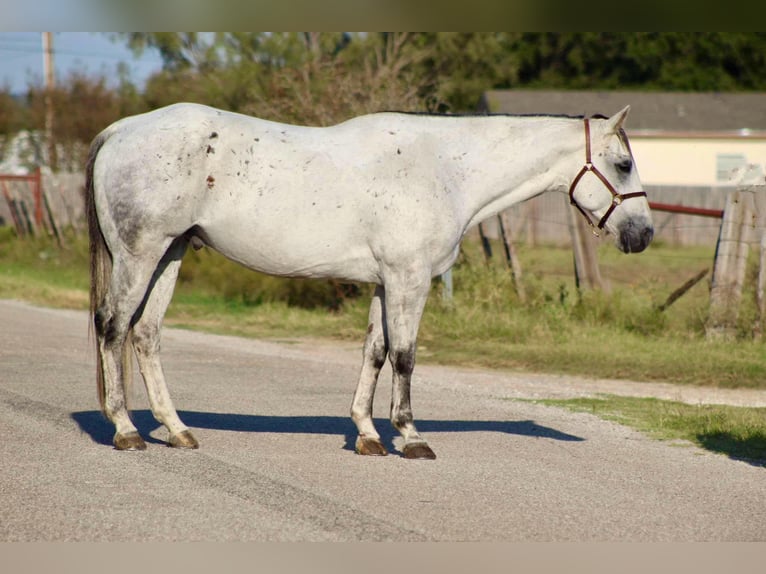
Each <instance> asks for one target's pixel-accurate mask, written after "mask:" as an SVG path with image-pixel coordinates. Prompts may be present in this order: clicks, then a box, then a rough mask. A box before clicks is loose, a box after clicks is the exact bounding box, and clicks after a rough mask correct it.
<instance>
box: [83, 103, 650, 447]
mask: <svg viewBox="0 0 766 574" xmlns="http://www.w3.org/2000/svg"><path fill="white" fill-rule="evenodd" d="M628 109H629V108H628V107H626V108H625V109H623V110H622V111H620V112H619V113H617V114H615V115H614V116H613V117H611V118H604V117H594V118H590V119H588V118H573V117H564V116H523V117H522V116H507V115H492V116H472V117H456V116H435V115H421V114H406V113H378V114H372V115H367V116H362V117H358V118H355V119H351V120H349V121H346V122H344V123H341V124H339V125H335V126H331V127H300V126H293V125H285V124H280V123H275V122H271V121H265V120H261V119H256V118H252V117H248V116H244V115H239V114H235V113H229V112H225V111H220V110H217V109H213V108H209V107H205V106H201V105H194V104H176V105H173V106H169V107H166V108H162V109H158V110H155V111H152V112H149V113H146V114H142V115H138V116H134V117H129V118H125V119H123V120H121V121H118V122H116V123H114V124H112V125H111V126H109V127H108V128H106V129H105V130H104V131H103V132H101V133H100V134H99V135H98V136H97V137H96V138H95V139H94V141H93V144H92V146H91V150H90V157H89V160H88V165H87V184H86V190H87V191H86V197H87V211H88V220H89V231H90V243H91V246H90V253H91V314H92V318H93V324H94V326H95V332H96V345H97V358H98V367H97V378H98V383H99V384H98V386H99V396H100V401H101V406H102V409H103V411H104V413H105V415H106V416H107V418H108V419H109V420H110V421H111V422H112V423H113V424H114V425H115V428H116V434H115V436H114V445H115V447H116V448H117V449H126V450H135V449H144V448H146V444H145V443H144V441H143V439H142V438H141V436H140V435H139V434H138V431H137V430H136V427H135V426H134V425H133V423H132V422H131V419H130V417H129V414H128V410H127V409H126V402H125V380H126V378H127V377H129V376H130V373H129V370H128V366H129V364H130V362H131V361H130V360H131V356H130V348H131V347H132V349H133V351H134V352H135V355H136V358H137V360H138V365H139V367H140V370H141V374H142V375H143V378H144V382H145V385H146V389H147V394H148V397H149V401H150V406H151V409H152V412H153V414H154V417H155V418H156V419H157V420H158V421H159V422H160V423H162V424H163V425H165V426H166V427H167V429H168V431H169V433H170V435H169V440H168V444H169V445H170V446H173V447H181V448H197V446H198V443H197V441H196V439H195V438H194V436H193V435H192V434H191V432H190V431H189V429H188V428H187V427H186V426H185V425H184V423H183V422H181V420H180V418H179V417H178V415H177V413H176V410H175V408H174V406H173V404H172V402H171V399H170V396H169V393H168V390H167V387H166V384H165V377H164V374H163V370H162V366H161V364H160V357H159V342H160V329H161V324H162V319H163V317H164V314H165V311H166V309H167V306H168V304H169V303H170V299H171V296H172V293H173V288H174V285H175V282H176V278H177V276H178V270H179V267H180V265H181V259H182V257H183V255H184V253H185V251H186V249H187V247H188V245H189V244H190V243H192V245H195V246H199V245H201V244H204V245H207V246H209V247H210V248H212V249H215V250H216V251H218V252H220V253H221V254H223V255H224V256H226V257H228V258H229V259H232V260H234V261H236V262H238V263H241V264H242V265H245V266H246V267H249V268H251V269H256V270H258V271H262V272H265V273H269V274H273V275H280V276H286V277H333V278H340V279H344V280H348V281H359V282H370V283H374V284H376V286H377V287H376V288H375V293H374V296H373V299H372V304H371V306H370V313H369V325H368V327H367V337H366V340H365V343H364V350H363V362H362V368H361V374H360V376H359V382H358V386H357V389H356V392H355V394H354V398H353V403H352V407H351V418H352V419H353V421H354V423H355V424H356V426H357V428H358V431H359V435H358V438H357V441H356V451H357V452H358V453H359V454H367V455H385V454H387V452H386V449H385V447H384V446H383V444H382V443H381V441H380V436H379V434H378V433H377V431H376V430H375V427H374V426H373V419H372V404H373V394H374V392H375V385H376V383H377V379H378V373H379V372H380V369H381V367H382V365H383V364H384V362H385V360H386V357H388V358H389V359H390V361H391V365H392V367H393V390H392V397H391V413H390V414H391V422H392V424H393V425H394V427H395V428H396V429H397V430H398V431H399V432H400V433H401V435H402V437H403V439H404V443H403V448H402V454H403V456H404V457H407V458H434V457H435V455H434V453H433V451H432V450H431V449H430V447H429V446H428V445H427V444H426V442H425V440H424V439H423V438H422V437H421V436H420V434H418V431H417V429H416V428H415V424H414V422H413V415H412V409H411V406H410V378H411V375H412V370H413V367H414V365H415V346H416V336H417V332H418V325H419V323H420V318H421V314H422V312H423V307H424V305H425V302H426V297H427V296H428V293H429V285H430V281H431V278H432V277H434V276H436V275H439V274H441V273H443V272H445V271H446V270H448V269H449V268H450V266H451V265H452V264H453V262H454V261H455V258H456V257H457V255H458V249H459V245H460V241H461V239H462V238H463V235H464V234H465V232H466V230H468V229H469V228H470V227H471V226H473V225H475V224H477V223H479V222H480V221H482V220H484V219H486V218H488V217H490V216H491V215H493V214H496V213H498V212H499V211H501V210H504V209H506V208H508V207H510V206H511V205H514V204H516V203H519V202H521V201H524V200H526V199H529V198H530V197H533V196H535V195H538V194H540V193H541V192H544V191H546V190H559V191H564V192H567V191H568V192H569V195H570V197H571V201H572V203H573V204H574V205H575V206H577V207H578V209H580V210H581V211H582V212H583V214H585V215H586V217H588V220H589V221H590V217H589V216H588V215H587V213H590V214H592V215H594V216H595V217H596V218H597V219H598V220H599V222H598V225H597V227H598V228H604V227H605V228H606V229H607V231H609V232H611V233H612V234H614V236H615V237H616V244H617V247H618V248H620V249H621V250H622V251H624V252H638V251H642V250H643V249H644V248H646V246H647V245H648V244H649V242H650V241H651V239H652V235H653V227H652V219H651V214H650V211H649V205H648V202H647V200H646V197H645V194H644V193H643V191H642V188H641V183H640V181H639V177H638V173H637V171H636V168H635V166H634V164H633V158H632V155H631V152H630V148H629V146H628V142H627V138H626V136H625V132H624V131H623V129H622V124H623V121H624V119H625V117H626V115H627V113H628ZM589 171H590V172H593V174H591V175H587V174H588V172H589ZM594 175H595V176H596V177H594ZM626 199H630V201H624V200H626ZM586 212H587V213H586ZM592 225H593V224H592ZM595 227H596V225H594V228H595Z"/></svg>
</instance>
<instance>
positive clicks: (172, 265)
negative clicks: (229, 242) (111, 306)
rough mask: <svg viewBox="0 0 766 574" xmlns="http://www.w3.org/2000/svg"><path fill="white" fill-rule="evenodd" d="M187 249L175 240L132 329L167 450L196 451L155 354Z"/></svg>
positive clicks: (142, 372)
mask: <svg viewBox="0 0 766 574" xmlns="http://www.w3.org/2000/svg"><path fill="white" fill-rule="evenodd" d="M187 245H188V242H187V240H186V239H185V238H182V237H179V238H178V239H176V241H175V242H174V243H173V244H172V245H171V246H170V248H169V249H168V251H167V253H166V254H165V256H164V257H163V258H162V260H161V261H160V264H159V266H158V267H157V271H156V272H155V273H154V277H153V279H152V283H151V284H150V286H149V292H148V294H147V296H146V300H145V302H144V306H143V309H142V310H141V311H140V317H138V318H137V321H136V323H135V325H134V326H133V350H134V351H135V353H136V359H137V361H138V367H139V369H140V371H141V375H142V376H143V378H144V384H145V385H146V393H147V396H148V397H149V404H150V406H151V409H152V414H153V415H154V418H155V419H157V421H158V422H160V423H161V424H163V425H164V426H165V427H166V428H167V429H168V431H169V433H170V435H169V438H168V446H172V447H177V448H198V446H199V444H198V443H197V440H196V439H195V438H194V436H193V435H192V433H191V432H190V431H189V429H188V428H187V427H186V425H184V424H183V422H181V419H180V418H179V417H178V413H177V412H176V409H175V407H174V406H173V402H172V401H171V400H170V393H169V392H168V388H167V384H166V383H165V375H164V373H163V370H162V364H161V362H160V354H159V353H160V330H161V328H162V319H163V317H164V316H165V311H166V310H167V308H168V305H169V304H170V300H171V298H172V297H173V289H174V287H175V283H176V279H177V278H178V271H179V269H180V267H181V259H182V258H183V255H184V253H185V252H186V247H187Z"/></svg>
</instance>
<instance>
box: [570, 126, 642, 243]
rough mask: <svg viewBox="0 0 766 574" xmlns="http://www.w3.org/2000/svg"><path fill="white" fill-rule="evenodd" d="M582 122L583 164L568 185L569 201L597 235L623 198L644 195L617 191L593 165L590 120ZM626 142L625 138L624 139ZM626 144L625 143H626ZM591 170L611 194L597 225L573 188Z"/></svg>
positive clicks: (638, 192)
mask: <svg viewBox="0 0 766 574" xmlns="http://www.w3.org/2000/svg"><path fill="white" fill-rule="evenodd" d="M583 122H584V123H585V165H584V166H583V167H582V169H581V170H580V172H579V173H578V174H577V175H576V176H575V178H574V180H573V181H572V185H570V186H569V202H570V203H571V204H572V205H574V206H575V207H576V208H577V209H578V210H579V211H580V213H582V214H583V216H584V217H585V219H586V220H587V221H588V225H590V227H591V230H592V231H593V234H594V235H595V236H596V237H598V232H599V231H600V230H602V229H604V225H606V220H607V219H609V216H610V215H612V212H613V211H614V210H615V208H616V207H617V206H618V205H620V204H621V203H622V202H623V201H624V200H626V199H630V198H631V197H646V192H645V191H634V192H633V193H618V192H617V190H616V189H615V188H614V186H613V185H612V184H611V183H609V180H608V179H607V178H606V176H605V175H604V174H603V173H601V172H600V171H599V169H598V168H597V167H596V166H595V165H593V162H592V161H591V153H590V121H589V120H588V118H584V119H583ZM625 141H626V142H627V139H626V140H625ZM626 145H627V144H626ZM628 151H630V146H628ZM589 171H590V172H592V173H593V174H594V175H595V176H596V177H598V178H599V179H600V180H601V183H603V184H604V186H606V188H607V189H608V190H609V192H610V193H611V194H612V203H611V205H610V206H609V209H607V210H606V213H605V214H604V216H603V217H602V218H601V220H600V221H599V222H598V226H596V225H595V224H594V223H593V221H591V218H590V216H589V215H588V214H587V213H586V212H585V210H584V209H583V208H582V207H581V206H580V204H579V203H577V201H576V200H575V198H574V192H575V188H576V187H577V184H578V183H579V182H580V179H581V178H582V176H583V175H585V174H586V173H587V172H589Z"/></svg>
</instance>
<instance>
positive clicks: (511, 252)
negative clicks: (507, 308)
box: [497, 212, 527, 303]
mask: <svg viewBox="0 0 766 574" xmlns="http://www.w3.org/2000/svg"><path fill="white" fill-rule="evenodd" d="M497 224H498V227H499V228H500V236H501V237H502V238H503V247H505V261H506V263H507V264H508V268H509V269H510V270H511V276H512V278H513V286H514V288H515V289H516V295H517V296H518V298H519V301H521V302H522V303H526V301H527V294H526V292H525V291H524V285H523V284H522V282H521V263H520V262H519V258H518V257H517V256H516V248H515V247H514V246H513V240H512V238H511V224H510V222H509V221H508V216H507V215H506V214H505V212H501V213H498V214H497Z"/></svg>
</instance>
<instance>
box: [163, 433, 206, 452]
mask: <svg viewBox="0 0 766 574" xmlns="http://www.w3.org/2000/svg"><path fill="white" fill-rule="evenodd" d="M168 446H170V447H173V448H188V449H194V448H199V443H198V442H197V439H196V438H194V435H193V434H192V433H191V432H189V431H188V430H185V431H182V432H180V433H178V434H173V435H170V438H169V439H168Z"/></svg>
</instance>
